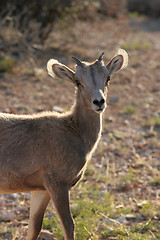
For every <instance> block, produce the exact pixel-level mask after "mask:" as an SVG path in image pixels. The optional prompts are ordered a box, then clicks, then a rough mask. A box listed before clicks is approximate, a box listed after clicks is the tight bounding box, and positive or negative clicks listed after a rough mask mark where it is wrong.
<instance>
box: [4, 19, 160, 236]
mask: <svg viewBox="0 0 160 240" xmlns="http://www.w3.org/2000/svg"><path fill="white" fill-rule="evenodd" d="M8 39H9V40H8V42H9V46H8V49H5V48H4V49H1V51H2V52H3V51H4V52H5V51H6V52H10V53H11V55H12V56H14V58H15V59H16V64H15V66H14V68H13V69H12V71H11V72H6V73H1V74H0V111H1V112H9V113H17V114H21V113H26V114H27V113H34V112H40V111H43V110H47V111H48V110H51V111H52V110H53V108H54V107H55V106H59V107H61V108H63V110H64V111H66V110H68V109H69V108H70V106H71V105H72V103H73V101H74V87H73V86H72V84H71V83H68V82H66V81H63V80H62V81H58V80H54V79H52V78H51V77H50V76H48V75H47V71H46V63H47V61H48V59H50V58H56V59H58V60H59V61H60V62H63V63H64V64H67V65H68V66H69V67H71V68H74V64H75V63H74V61H73V59H72V56H77V57H79V58H80V59H82V60H87V61H92V60H95V59H96V58H97V57H98V56H99V55H100V54H101V52H103V51H105V55H104V61H105V62H106V63H107V61H108V60H109V59H110V58H111V57H112V56H113V55H114V54H115V53H116V51H117V49H118V48H119V47H121V48H124V49H125V50H126V51H127V52H128V54H129V65H128V67H127V68H126V69H125V70H123V71H121V72H120V73H118V74H116V75H115V76H113V77H112V79H111V83H110V86H109V93H108V100H107V102H108V107H107V109H106V111H105V113H104V114H103V134H102V139H101V142H100V143H99V146H98V148H97V150H96V153H95V154H94V156H93V159H92V160H91V163H90V165H91V167H93V168H96V169H98V171H99V174H101V173H104V172H106V178H107V183H106V185H105V187H106V188H107V190H108V191H109V192H110V193H111V194H113V195H114V197H115V200H116V201H117V204H123V205H124V206H125V205H127V204H130V205H134V204H136V203H141V202H143V201H147V202H153V203H154V204H156V205H157V206H159V207H160V182H159V183H155V182H154V180H155V179H157V178H158V177H159V173H160V159H159V158H160V107H159V105H160V22H159V20H153V19H147V18H144V17H138V18H137V17H133V16H132V17H127V18H120V19H106V18H101V19H96V20H95V21H94V22H93V21H92V22H90V21H89V22H83V21H77V22H76V23H75V24H74V25H71V26H60V27H59V25H58V24H57V26H56V27H55V30H54V32H52V33H51V34H50V37H49V38H48V39H47V41H46V43H45V45H44V46H43V47H42V48H37V47H35V48H33V49H34V50H33V51H32V52H29V50H28V49H27V48H24V47H23V46H22V49H19V48H17V47H16V41H17V42H18V39H17V38H15V39H14V40H13V41H14V44H12V41H11V37H8ZM25 55H26V58H25V57H24V56H25ZM129 171H134V172H136V174H137V177H138V179H136V181H134V180H133V179H130V181H129V182H127V181H128V180H125V179H124V178H123V181H122V178H121V176H125V174H128V172H129ZM127 176H128V175H127ZM94 180H95V181H97V180H96V176H94ZM88 181H89V179H88ZM118 181H119V183H120V184H119V185H118ZM125 181H126V182H127V183H125ZM72 191H73V192H74V190H72ZM29 197H30V195H29V193H20V194H13V195H2V196H1V197H0V218H1V222H0V237H1V239H20V240H22V239H25V238H24V237H25V234H26V228H27V220H28V215H29ZM6 213H10V215H7V216H6V218H5V214H6ZM159 220H160V215H159V219H156V221H157V222H158V221H159ZM5 228H7V229H8V228H10V229H12V230H13V231H11V232H10V233H7V231H6V230H5V231H6V232H5V231H4V229H5ZM2 229H3V231H2ZM153 239H154V238H153Z"/></svg>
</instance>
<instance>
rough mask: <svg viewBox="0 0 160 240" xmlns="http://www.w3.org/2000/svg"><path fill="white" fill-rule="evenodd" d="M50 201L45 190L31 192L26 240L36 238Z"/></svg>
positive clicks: (34, 239)
mask: <svg viewBox="0 0 160 240" xmlns="http://www.w3.org/2000/svg"><path fill="white" fill-rule="evenodd" d="M49 201H50V196H49V194H48V192H47V191H33V192H32V193H31V204H30V216H29V225H28V234H27V238H26V240H36V239H37V238H38V235H39V233H40V231H41V227H42V221H43V216H44V212H45V209H46V207H47V205H48V203H49Z"/></svg>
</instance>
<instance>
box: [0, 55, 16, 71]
mask: <svg viewBox="0 0 160 240" xmlns="http://www.w3.org/2000/svg"><path fill="white" fill-rule="evenodd" d="M14 65H15V60H13V59H12V58H10V57H5V58H2V59H0V72H10V71H11V70H12V68H13V67H14Z"/></svg>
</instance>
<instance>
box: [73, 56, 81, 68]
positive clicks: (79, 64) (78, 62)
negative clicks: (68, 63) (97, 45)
mask: <svg viewBox="0 0 160 240" xmlns="http://www.w3.org/2000/svg"><path fill="white" fill-rule="evenodd" d="M72 58H73V59H74V60H75V61H76V64H77V65H78V66H82V65H83V63H82V62H81V60H79V59H78V58H76V57H72Z"/></svg>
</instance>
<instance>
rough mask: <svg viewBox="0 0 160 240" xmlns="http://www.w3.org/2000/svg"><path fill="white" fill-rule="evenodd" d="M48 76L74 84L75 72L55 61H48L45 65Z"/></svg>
mask: <svg viewBox="0 0 160 240" xmlns="http://www.w3.org/2000/svg"><path fill="white" fill-rule="evenodd" d="M47 70H48V74H49V75H50V76H51V77H53V78H54V77H58V78H62V79H66V80H71V81H72V82H74V76H75V72H74V71H73V70H71V69H70V68H69V67H67V66H65V65H63V64H61V63H59V62H58V61H57V60H55V59H50V60H49V61H48V63H47Z"/></svg>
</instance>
